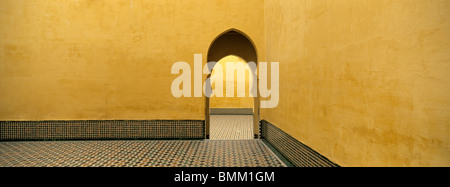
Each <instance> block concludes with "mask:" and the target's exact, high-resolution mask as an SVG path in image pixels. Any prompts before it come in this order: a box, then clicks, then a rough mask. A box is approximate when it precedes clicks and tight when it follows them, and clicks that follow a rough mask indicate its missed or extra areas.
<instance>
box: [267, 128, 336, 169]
mask: <svg viewBox="0 0 450 187" xmlns="http://www.w3.org/2000/svg"><path fill="white" fill-rule="evenodd" d="M260 125H261V127H260V131H261V138H262V139H265V140H266V141H267V142H268V143H270V144H271V145H272V146H273V147H274V148H275V149H276V150H277V151H278V152H280V153H281V154H282V155H283V156H284V157H285V158H286V159H287V160H289V162H291V163H292V164H293V165H294V166H296V167H340V166H339V165H337V164H335V163H333V162H332V161H330V160H329V159H328V158H326V157H324V156H323V155H321V154H320V153H318V152H316V151H314V150H313V149H312V148H310V147H308V146H307V145H305V144H303V143H301V142H300V141H298V140H297V139H295V138H293V137H292V136H290V135H289V134H287V133H286V132H284V131H283V130H281V129H279V128H278V127H276V126H275V125H273V124H271V123H269V122H268V121H266V120H261V122H260Z"/></svg>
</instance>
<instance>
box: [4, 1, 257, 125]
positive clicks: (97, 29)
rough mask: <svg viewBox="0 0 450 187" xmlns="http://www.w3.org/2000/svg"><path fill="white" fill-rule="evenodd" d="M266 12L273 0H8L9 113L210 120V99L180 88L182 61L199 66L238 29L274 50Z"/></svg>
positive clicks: (20, 117) (6, 105) (10, 117)
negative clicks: (175, 91)
mask: <svg viewBox="0 0 450 187" xmlns="http://www.w3.org/2000/svg"><path fill="white" fill-rule="evenodd" d="M263 17H264V1H263V0H246V1H242V0H207V1H206V0H182V1H179V0H151V1H142V0H39V1H17V0H2V1H1V5H0V25H1V27H0V120H60V119H61V120H72V119H86V120H89V119H94V120H102V119H199V120H203V119H205V109H204V108H205V103H204V102H205V99H204V98H174V97H173V96H172V94H171V89H170V88H171V84H172V81H173V80H174V79H175V78H176V77H178V75H171V67H172V65H173V64H174V63H175V62H178V61H185V62H188V63H189V64H190V65H191V71H192V75H193V69H194V53H202V54H203V63H206V58H207V54H206V53H207V51H208V48H209V45H210V44H211V42H213V40H214V39H215V38H216V37H217V36H218V35H219V34H221V33H222V32H224V31H226V30H228V29H231V28H235V29H238V30H240V31H242V32H244V33H245V34H247V35H248V36H250V37H251V39H252V41H253V42H254V44H255V46H256V47H257V48H258V50H259V51H258V55H259V57H258V58H260V59H264V58H265V57H264V54H265V53H264V19H262V18H263ZM205 78H206V75H204V79H205ZM193 80H194V79H193V78H192V81H193ZM192 89H193V85H192ZM192 93H193V90H192Z"/></svg>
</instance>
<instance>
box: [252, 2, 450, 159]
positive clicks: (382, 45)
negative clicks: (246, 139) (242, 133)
mask: <svg viewBox="0 0 450 187" xmlns="http://www.w3.org/2000/svg"><path fill="white" fill-rule="evenodd" d="M265 30H266V31H265V34H266V60H267V61H269V62H271V61H279V62H280V102H279V105H278V107H277V108H274V109H262V112H261V113H262V114H261V115H262V118H263V119H266V120H268V121H269V122H271V123H273V124H275V125H276V126H278V127H279V128H281V129H282V130H284V131H285V132H287V133H289V134H290V135H292V136H293V137H295V138H297V139H298V140H300V141H302V142H303V143H305V144H306V145H308V146H310V147H312V148H313V149H315V150H316V151H318V152H319V153H321V154H323V155H324V156H326V157H327V158H329V159H330V160H332V161H334V162H336V163H337V164H340V165H342V166H450V136H449V134H450V97H449V96H450V95H449V94H450V34H449V33H450V1H448V0H413V1H406V0H395V1H392V0H370V1H361V0H336V1H331V0H330V1H327V0H282V1H276V0H266V1H265Z"/></svg>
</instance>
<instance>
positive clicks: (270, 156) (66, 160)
mask: <svg viewBox="0 0 450 187" xmlns="http://www.w3.org/2000/svg"><path fill="white" fill-rule="evenodd" d="M66 166H68V167H284V166H286V165H285V164H284V163H283V162H281V161H280V159H279V158H278V157H277V156H276V155H275V154H274V153H273V152H272V151H271V150H270V149H269V148H268V147H267V146H266V145H265V144H264V142H263V141H262V140H167V141H161V140H128V141H31V142H0V167H66Z"/></svg>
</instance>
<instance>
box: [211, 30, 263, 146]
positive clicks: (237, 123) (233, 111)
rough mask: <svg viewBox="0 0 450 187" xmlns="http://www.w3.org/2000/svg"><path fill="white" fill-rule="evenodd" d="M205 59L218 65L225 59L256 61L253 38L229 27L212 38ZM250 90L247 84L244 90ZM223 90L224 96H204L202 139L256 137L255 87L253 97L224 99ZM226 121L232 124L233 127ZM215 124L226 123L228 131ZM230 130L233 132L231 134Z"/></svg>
mask: <svg viewBox="0 0 450 187" xmlns="http://www.w3.org/2000/svg"><path fill="white" fill-rule="evenodd" d="M233 58H234V59H233ZM221 60H222V61H221ZM207 61H208V62H218V63H217V64H219V61H221V62H224V63H226V61H235V62H237V61H243V62H246V64H248V63H250V62H254V63H255V64H256V63H257V62H258V60H257V51H256V48H255V46H254V44H253V42H252V40H251V39H250V38H249V37H248V35H246V34H244V33H243V32H241V31H239V30H237V29H229V30H227V31H225V32H223V33H222V34H219V35H218V36H217V37H216V38H215V39H214V40H213V42H212V43H211V45H210V47H209V50H208V57H207ZM217 64H216V65H217ZM256 65H257V64H256ZM223 67H225V66H223ZM215 68H216V67H214V69H213V72H214V70H215ZM250 72H251V71H246V76H247V74H248V75H249V73H250ZM211 75H212V74H210V75H208V77H211ZM235 75H236V73H235ZM250 77H252V76H250ZM225 80H226V79H225ZM234 80H236V79H234ZM248 80H249V79H248ZM252 81H255V82H256V84H258V81H259V80H258V78H257V77H256V78H255V80H252ZM214 84H215V83H213V85H212V87H213V88H214ZM236 84H237V83H236ZM224 87H225V86H224ZM249 89H250V87H249V86H248V85H247V83H246V92H247V91H248V90H249ZM236 90H237V89H236V85H235V89H234V91H236ZM223 93H224V96H225V98H214V96H213V97H211V98H208V97H205V100H206V101H205V127H206V128H205V135H206V137H205V138H206V139H229V138H231V139H253V138H255V139H257V138H259V93H258V90H257V89H256V93H257V94H256V95H255V96H254V97H249V95H248V94H247V93H246V96H245V97H246V98H238V97H231V98H227V97H226V90H225V89H224V92H223ZM234 96H236V93H235V94H234ZM227 124H232V125H233V124H234V126H232V125H227ZM217 125H219V126H220V125H222V126H223V125H227V126H225V127H227V128H228V129H229V130H231V131H226V129H224V128H220V129H216V127H218V126H217ZM243 128H245V129H243ZM233 132H234V134H230V133H233ZM212 133H214V134H212ZM226 133H228V134H229V135H226ZM227 137H228V138H227Z"/></svg>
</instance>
